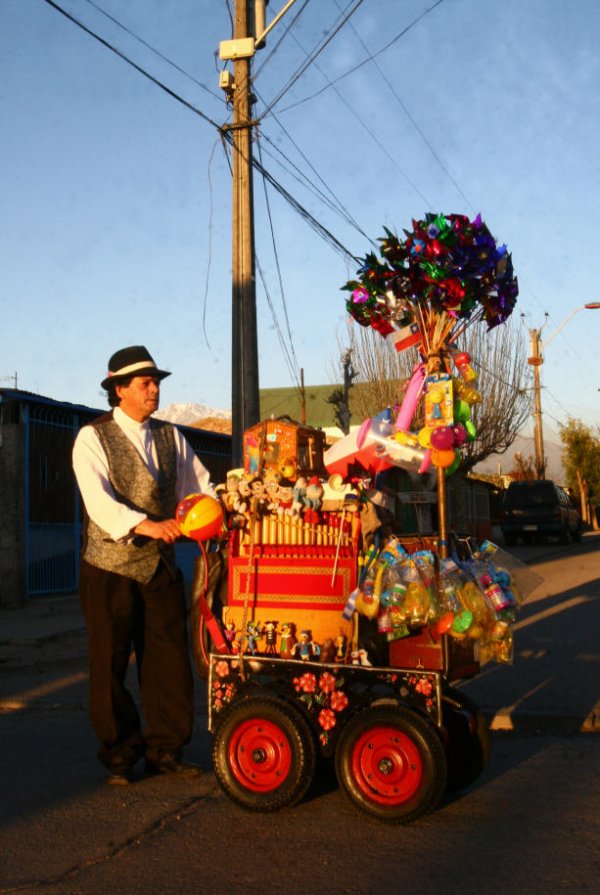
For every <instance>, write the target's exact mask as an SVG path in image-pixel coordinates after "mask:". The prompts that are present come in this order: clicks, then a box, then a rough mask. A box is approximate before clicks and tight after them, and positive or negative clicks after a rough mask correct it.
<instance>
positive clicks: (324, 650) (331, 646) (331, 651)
mask: <svg viewBox="0 0 600 895" xmlns="http://www.w3.org/2000/svg"><path fill="white" fill-rule="evenodd" d="M334 658H335V643H334V642H333V640H332V638H331V637H326V638H325V640H324V641H323V645H322V647H321V655H320V659H321V662H333V660H334Z"/></svg>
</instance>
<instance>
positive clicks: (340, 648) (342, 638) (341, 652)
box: [335, 631, 348, 664]
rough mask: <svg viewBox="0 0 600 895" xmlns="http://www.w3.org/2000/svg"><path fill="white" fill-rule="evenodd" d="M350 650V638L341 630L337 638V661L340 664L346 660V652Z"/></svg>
mask: <svg viewBox="0 0 600 895" xmlns="http://www.w3.org/2000/svg"><path fill="white" fill-rule="evenodd" d="M347 652H348V638H347V637H346V635H345V634H344V633H343V632H342V631H340V633H339V634H338V636H337V637H336V638H335V661H336V662H337V663H339V664H341V663H342V662H345V661H346V653H347Z"/></svg>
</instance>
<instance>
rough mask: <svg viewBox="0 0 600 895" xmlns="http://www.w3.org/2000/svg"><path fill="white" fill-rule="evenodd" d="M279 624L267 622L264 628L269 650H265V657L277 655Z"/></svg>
mask: <svg viewBox="0 0 600 895" xmlns="http://www.w3.org/2000/svg"><path fill="white" fill-rule="evenodd" d="M278 624H279V622H277V621H273V622H265V626H264V628H263V631H262V632H263V635H264V638H265V643H266V645H267V648H266V649H265V655H267V656H274V655H276V653H277V649H276V647H277V625H278Z"/></svg>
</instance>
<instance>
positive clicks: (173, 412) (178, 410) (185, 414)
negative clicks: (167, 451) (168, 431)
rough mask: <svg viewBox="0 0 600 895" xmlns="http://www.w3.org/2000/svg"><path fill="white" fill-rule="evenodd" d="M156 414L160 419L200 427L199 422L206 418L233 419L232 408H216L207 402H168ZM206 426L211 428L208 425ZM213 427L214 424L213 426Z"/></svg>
mask: <svg viewBox="0 0 600 895" xmlns="http://www.w3.org/2000/svg"><path fill="white" fill-rule="evenodd" d="M154 416H155V417H156V418H157V419H159V420H167V421H168V422H169V423H177V424H178V425H180V426H194V427H198V426H199V423H200V422H202V421H206V420H223V421H224V422H225V421H227V420H231V411H230V410H216V409H215V408H214V407H208V406H207V405H206V404H194V403H192V402H188V403H187V404H168V405H167V406H166V407H163V408H162V409H161V410H157V412H156V413H155V414H154ZM206 428H209V427H208V426H206ZM211 428H212V426H211Z"/></svg>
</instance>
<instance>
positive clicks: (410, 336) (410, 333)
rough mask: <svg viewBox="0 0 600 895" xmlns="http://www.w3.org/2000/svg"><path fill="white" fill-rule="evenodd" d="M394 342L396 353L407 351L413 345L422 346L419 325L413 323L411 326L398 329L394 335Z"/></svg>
mask: <svg viewBox="0 0 600 895" xmlns="http://www.w3.org/2000/svg"><path fill="white" fill-rule="evenodd" d="M392 341H393V342H394V347H395V349H396V351H406V349H407V348H411V347H412V346H413V345H420V344H421V341H422V339H421V333H420V331H419V324H418V323H411V324H409V326H404V327H403V328H402V329H397V330H396V332H395V333H392Z"/></svg>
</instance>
